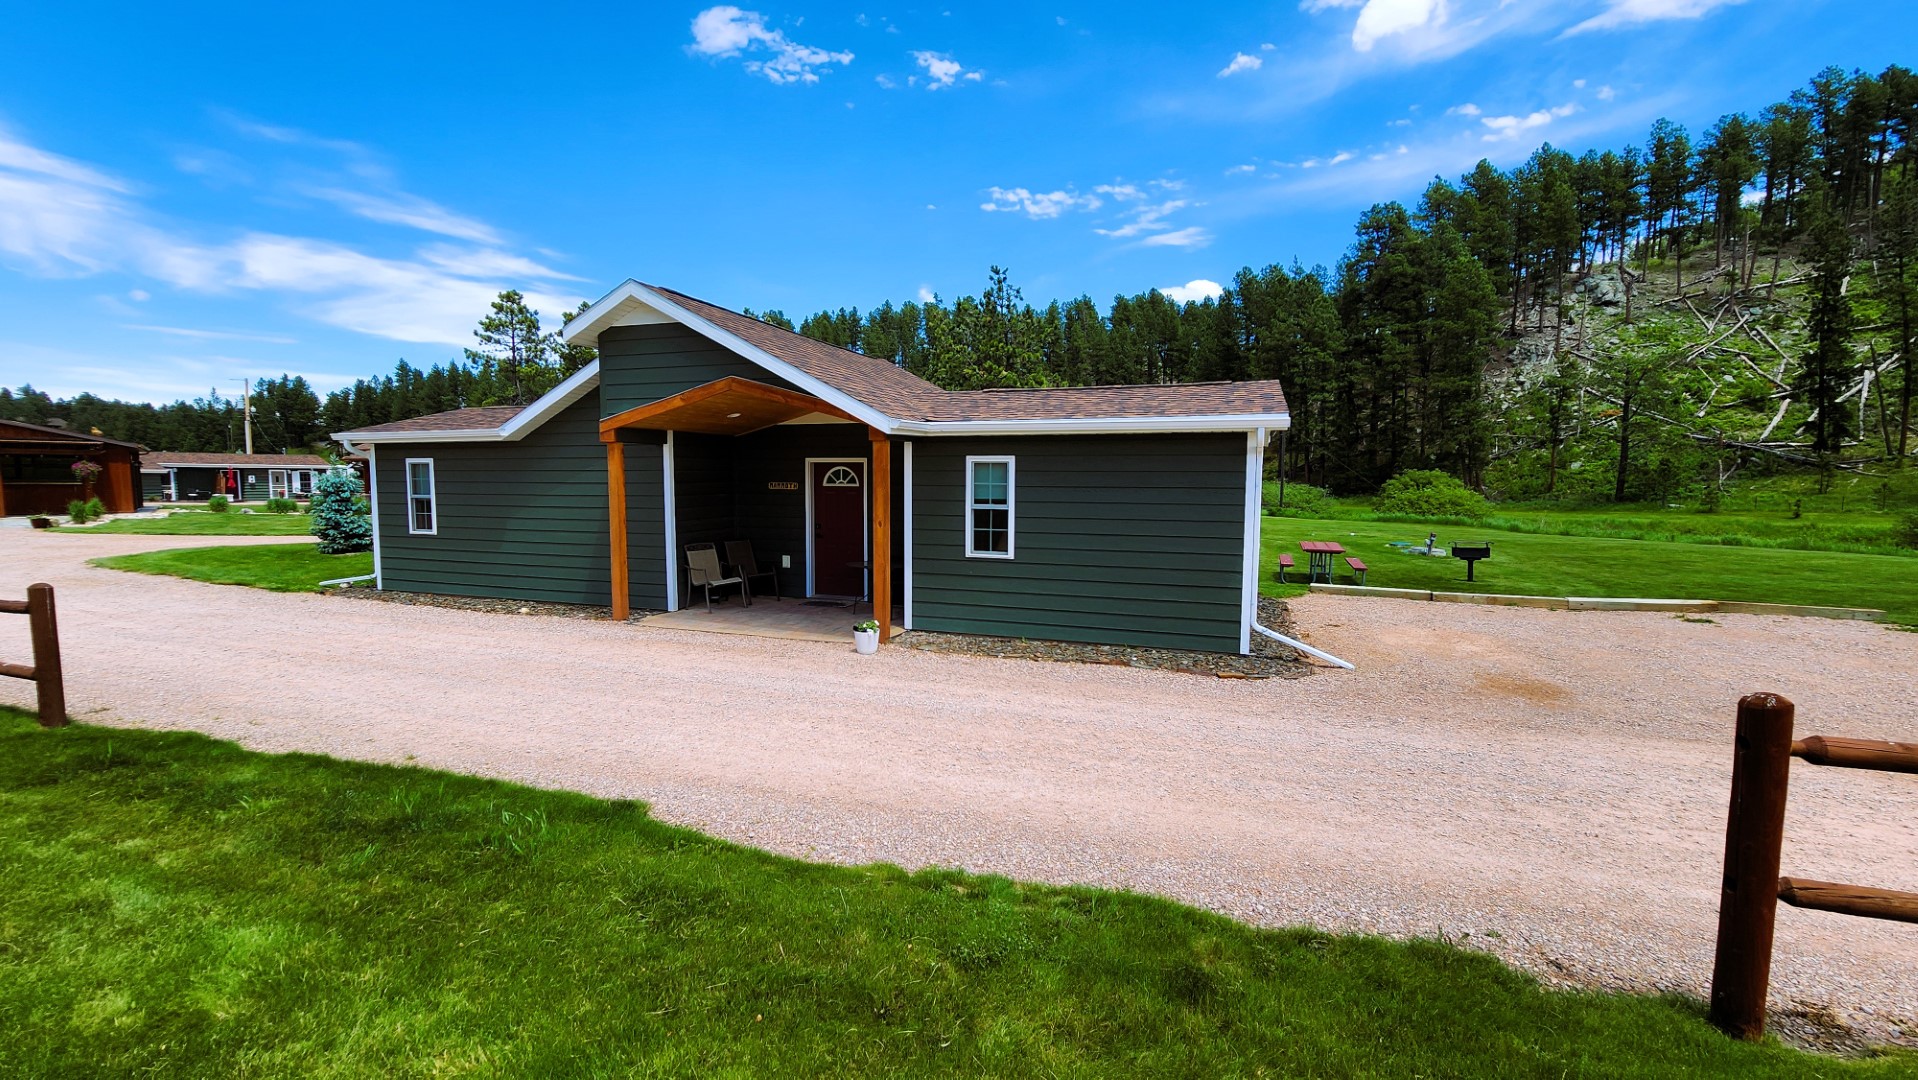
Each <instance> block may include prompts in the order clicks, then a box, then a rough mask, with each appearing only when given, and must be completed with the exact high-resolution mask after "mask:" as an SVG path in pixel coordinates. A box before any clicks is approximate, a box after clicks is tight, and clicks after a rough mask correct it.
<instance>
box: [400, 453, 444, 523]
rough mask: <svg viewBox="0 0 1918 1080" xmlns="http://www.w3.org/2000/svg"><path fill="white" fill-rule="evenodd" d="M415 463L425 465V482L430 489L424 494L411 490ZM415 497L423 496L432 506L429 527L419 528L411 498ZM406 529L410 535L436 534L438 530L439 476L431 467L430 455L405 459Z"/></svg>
mask: <svg viewBox="0 0 1918 1080" xmlns="http://www.w3.org/2000/svg"><path fill="white" fill-rule="evenodd" d="M415 465H424V466H426V482H427V484H428V485H429V486H430V487H431V490H429V491H428V492H427V493H426V494H425V495H424V496H421V495H419V494H417V493H416V492H414V490H413V466H415ZM417 498H425V499H426V502H427V505H428V506H429V507H431V508H432V511H433V527H432V528H430V529H422V528H420V527H419V518H418V517H416V516H415V515H414V513H413V500H414V499H417ZM406 531H407V533H408V534H409V535H411V536H438V535H439V532H440V478H439V473H438V471H437V470H436V469H434V468H433V459H432V458H430V457H410V458H407V459H406Z"/></svg>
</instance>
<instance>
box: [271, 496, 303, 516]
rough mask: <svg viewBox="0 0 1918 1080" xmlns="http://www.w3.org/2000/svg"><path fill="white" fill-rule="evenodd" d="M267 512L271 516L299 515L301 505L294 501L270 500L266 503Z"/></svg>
mask: <svg viewBox="0 0 1918 1080" xmlns="http://www.w3.org/2000/svg"><path fill="white" fill-rule="evenodd" d="M266 512H267V513H269V514H297V513H299V512H300V504H299V503H296V502H294V501H293V500H292V499H268V500H267V501H266Z"/></svg>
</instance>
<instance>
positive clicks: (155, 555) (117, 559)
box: [92, 544, 373, 592]
mask: <svg viewBox="0 0 1918 1080" xmlns="http://www.w3.org/2000/svg"><path fill="white" fill-rule="evenodd" d="M92 564H93V565H94V566H104V567H106V568H107V569H109V570H131V571H133V572H134V573H137V574H166V575H169V576H172V577H183V578H192V579H193V580H195V581H210V582H212V583H213V584H215V585H251V586H253V587H254V588H256V589H271V590H273V591H274V592H319V591H320V582H322V581H332V580H336V579H338V578H348V577H358V576H360V575H362V574H370V573H372V572H373V555H372V553H371V552H361V553H359V554H357V555H322V554H320V553H319V552H318V551H317V550H315V549H314V547H313V545H311V544H259V545H255V546H251V547H238V546H234V547H201V548H175V549H173V550H172V551H146V552H141V553H140V554H138V555H110V556H107V557H106V558H101V559H94V560H92Z"/></svg>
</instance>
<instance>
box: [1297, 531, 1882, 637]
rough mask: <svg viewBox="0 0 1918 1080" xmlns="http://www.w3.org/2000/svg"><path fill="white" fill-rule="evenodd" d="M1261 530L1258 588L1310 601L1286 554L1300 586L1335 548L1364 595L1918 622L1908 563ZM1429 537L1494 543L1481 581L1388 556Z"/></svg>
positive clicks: (1811, 554)
mask: <svg viewBox="0 0 1918 1080" xmlns="http://www.w3.org/2000/svg"><path fill="white" fill-rule="evenodd" d="M1264 523H1265V531H1264V536H1265V546H1264V550H1263V551H1262V553H1261V569H1262V577H1263V587H1264V589H1265V591H1266V592H1267V593H1268V594H1269V595H1274V596H1286V595H1293V594H1296V593H1300V592H1304V591H1305V588H1304V586H1303V585H1299V586H1291V587H1288V586H1284V585H1280V584H1279V583H1278V581H1277V578H1276V576H1275V575H1276V572H1277V569H1278V565H1279V562H1278V557H1279V555H1280V553H1281V552H1284V553H1289V554H1290V555H1292V557H1293V558H1294V559H1295V560H1296V561H1297V563H1298V565H1299V568H1300V571H1301V573H1300V576H1301V577H1303V570H1304V567H1305V555H1304V553H1303V552H1301V551H1299V546H1298V542H1299V541H1300V540H1333V541H1337V542H1338V543H1340V544H1343V545H1345V548H1346V550H1347V551H1348V553H1350V554H1355V555H1357V556H1358V557H1359V558H1360V559H1362V560H1364V562H1365V564H1366V565H1367V566H1368V567H1370V573H1369V574H1368V575H1367V577H1366V582H1365V583H1366V584H1367V585H1380V586H1387V587H1390V588H1404V589H1442V590H1447V591H1451V592H1486V593H1531V594H1536V595H1541V596H1641V597H1672V598H1679V599H1694V600H1749V601H1758V602H1762V603H1773V604H1818V605H1831V606H1836V607H1866V608H1881V609H1883V610H1884V611H1885V612H1886V613H1887V614H1888V615H1889V616H1890V617H1891V618H1892V619H1894V620H1897V621H1899V622H1904V623H1918V559H1913V558H1910V557H1908V556H1899V555H1858V554H1851V553H1845V552H1832V551H1798V550H1791V549H1785V548H1764V547H1725V546H1718V545H1709V544H1698V543H1682V542H1681V543H1674V542H1669V541H1655V540H1619V539H1609V538H1604V537H1588V536H1554V535H1545V534H1537V533H1519V532H1509V531H1505V530H1501V529H1492V528H1482V527H1478V526H1471V525H1433V526H1429V527H1428V526H1427V525H1425V524H1420V523H1393V522H1381V521H1340V520H1324V519H1319V520H1314V519H1306V518H1278V517H1269V518H1265V519H1264ZM1428 528H1432V529H1436V530H1437V531H1438V534H1439V546H1440V547H1450V546H1451V544H1452V542H1453V541H1454V540H1490V541H1492V557H1491V558H1490V559H1489V560H1486V561H1484V562H1481V563H1479V564H1478V570H1477V578H1478V580H1477V581H1476V582H1474V583H1473V584H1470V585H1468V584H1466V581H1465V564H1464V563H1462V562H1459V561H1458V560H1456V559H1449V558H1448V559H1432V558H1427V557H1425V556H1414V555H1402V554H1399V553H1398V552H1396V551H1393V550H1392V549H1391V548H1388V547H1386V546H1385V544H1386V541H1388V540H1415V541H1419V542H1423V541H1424V539H1425V534H1426V532H1427V531H1428ZM1337 565H1338V569H1339V571H1340V576H1339V578H1338V580H1339V581H1341V582H1347V583H1349V580H1350V579H1349V574H1347V573H1346V567H1345V563H1344V561H1343V560H1341V561H1339V562H1338V564H1337ZM1288 576H1290V575H1288Z"/></svg>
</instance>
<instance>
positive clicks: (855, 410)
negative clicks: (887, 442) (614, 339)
mask: <svg viewBox="0 0 1918 1080" xmlns="http://www.w3.org/2000/svg"><path fill="white" fill-rule="evenodd" d="M627 289H630V290H632V292H633V295H634V296H635V297H636V298H637V299H639V300H640V301H642V302H643V303H645V304H646V305H647V306H648V307H651V308H653V309H654V310H656V311H658V312H660V313H662V314H664V315H667V316H669V317H670V318H672V320H673V321H674V322H677V323H679V324H680V325H681V326H684V327H686V328H687V329H688V330H691V331H693V332H694V333H697V334H699V335H700V336H701V337H704V338H706V339H707V340H709V341H712V342H713V343H715V344H718V345H722V346H724V347H725V348H726V349H727V350H729V351H731V352H733V353H736V354H738V355H739V356H743V357H745V358H746V359H748V360H751V361H752V362H753V363H755V364H758V365H759V366H760V367H763V368H765V369H766V370H767V371H770V372H772V373H773V374H775V375H777V376H779V377H780V378H782V379H785V380H786V381H787V382H789V383H792V384H793V385H795V386H797V387H799V388H800V389H802V390H804V391H806V392H807V393H809V394H811V395H812V396H814V397H816V398H819V399H820V400H822V401H826V402H830V403H831V404H833V405H836V406H838V407H839V408H841V409H843V410H845V411H846V412H848V413H850V414H852V415H853V416H856V417H858V418H859V419H860V421H862V422H863V423H865V424H866V425H867V426H868V427H873V428H877V429H879V430H880V431H881V432H884V433H885V434H888V435H892V434H897V433H898V431H899V424H900V422H899V421H897V420H894V419H893V418H892V417H890V416H887V415H886V414H885V413H882V412H880V411H879V410H878V409H875V408H873V407H872V406H870V405H868V404H866V403H865V402H863V401H860V400H859V399H857V398H855V397H852V396H850V395H849V394H847V393H846V392H845V391H843V390H840V389H838V388H836V387H833V386H828V385H827V384H826V383H823V382H821V381H820V380H818V379H816V378H814V377H813V376H811V375H808V374H806V373H805V372H803V371H801V370H799V369H798V368H796V367H794V366H792V365H791V364H789V363H787V362H786V361H784V360H781V359H780V358H778V357H777V356H774V355H773V354H771V353H769V352H767V351H766V350H764V349H762V348H760V347H759V346H757V345H754V344H753V343H752V342H750V341H747V340H746V339H745V338H742V337H740V336H739V335H737V334H733V333H730V332H728V331H725V330H721V329H720V328H719V327H717V326H714V325H713V324H712V323H710V322H707V321H706V320H705V319H702V318H700V317H699V316H697V315H695V314H693V313H692V312H690V311H687V310H686V309H685V308H682V307H680V306H679V305H678V304H675V303H673V302H672V301H671V300H668V299H666V298H665V297H664V296H661V295H659V294H658V293H656V292H654V291H653V290H651V289H649V288H647V287H646V286H644V285H641V284H640V283H639V282H637V281H628V282H626V284H624V285H622V286H620V288H619V290H615V291H616V292H617V291H621V290H627ZM609 299H610V298H609ZM573 321H574V322H578V321H579V319H574V320H573Z"/></svg>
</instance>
